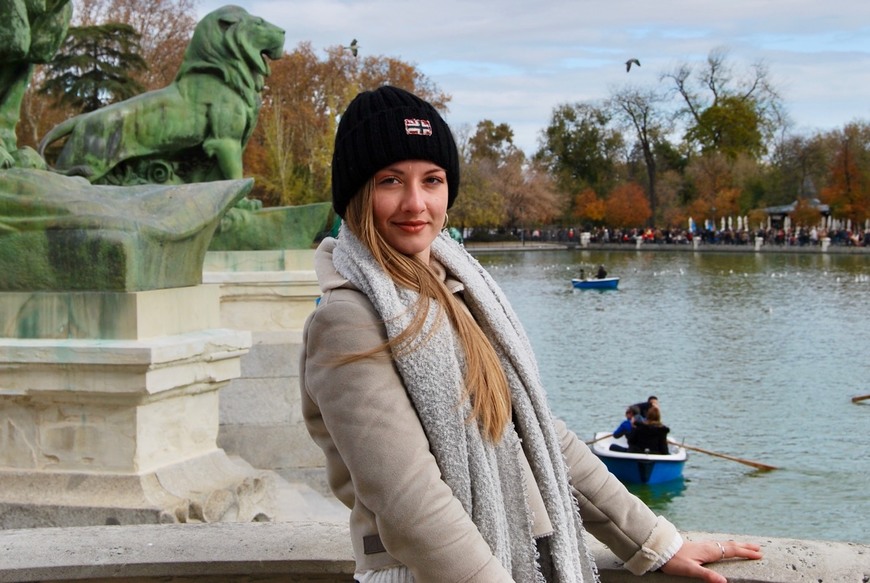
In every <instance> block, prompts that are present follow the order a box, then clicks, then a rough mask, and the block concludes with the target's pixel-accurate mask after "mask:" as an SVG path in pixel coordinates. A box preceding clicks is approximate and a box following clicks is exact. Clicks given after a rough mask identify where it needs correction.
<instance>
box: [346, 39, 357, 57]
mask: <svg viewBox="0 0 870 583" xmlns="http://www.w3.org/2000/svg"><path fill="white" fill-rule="evenodd" d="M342 48H345V49H347V50H349V51H350V54H352V55H353V56H354V57H355V56H356V55H357V53H358V52H359V51H358V49H359V44H358V43H357V42H356V39H353V40H352V41H351V42H350V46H347V47H342Z"/></svg>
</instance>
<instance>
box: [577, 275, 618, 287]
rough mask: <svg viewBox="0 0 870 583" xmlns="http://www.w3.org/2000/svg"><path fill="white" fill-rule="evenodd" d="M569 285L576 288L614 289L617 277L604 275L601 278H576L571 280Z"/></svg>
mask: <svg viewBox="0 0 870 583" xmlns="http://www.w3.org/2000/svg"><path fill="white" fill-rule="evenodd" d="M571 285H573V286H574V287H575V288H577V289H616V286H618V285H619V278H618V277H604V278H602V279H577V278H576V277H575V278H574V279H572V280H571Z"/></svg>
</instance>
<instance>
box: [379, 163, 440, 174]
mask: <svg viewBox="0 0 870 583" xmlns="http://www.w3.org/2000/svg"><path fill="white" fill-rule="evenodd" d="M431 164H432V166H431V167H430V168H427V169H426V171H425V174H434V173H436V172H444V173H445V174H446V173H447V171H446V170H444V168H442V167H441V166H439V165H438V164H435V163H434V162H432V163H431ZM381 172H390V173H393V174H407V172H405V171H404V170H403V169H402V166H401V164H395V165H391V166H387V167H386V168H382V169H381V170H379V171H378V172H377V173H378V174H380V173H381Z"/></svg>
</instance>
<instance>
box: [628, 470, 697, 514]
mask: <svg viewBox="0 0 870 583" xmlns="http://www.w3.org/2000/svg"><path fill="white" fill-rule="evenodd" d="M628 489H629V491H630V492H631V493H632V494H634V495H635V496H637V497H638V498H640V499H641V500H643V501H644V503H645V504H646V505H647V506H649V507H650V508H652V509H653V510H655V511H656V512H657V513H662V514H667V512H668V507H669V506H670V503H671V501H672V500H673V499H674V498H675V497H677V496H679V495H680V494H682V492H683V490H685V489H686V479H685V478H678V479H676V480H670V481H668V482H661V483H659V484H629V485H628Z"/></svg>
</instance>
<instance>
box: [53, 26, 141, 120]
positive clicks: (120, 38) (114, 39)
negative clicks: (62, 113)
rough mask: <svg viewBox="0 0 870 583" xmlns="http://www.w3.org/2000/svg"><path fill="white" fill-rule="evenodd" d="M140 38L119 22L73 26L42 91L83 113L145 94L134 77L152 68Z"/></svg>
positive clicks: (132, 30)
mask: <svg viewBox="0 0 870 583" xmlns="http://www.w3.org/2000/svg"><path fill="white" fill-rule="evenodd" d="M140 38H141V37H140V35H139V33H138V32H136V31H135V30H134V29H133V28H132V27H131V26H129V25H127V24H121V23H117V22H110V23H106V24H101V25H94V26H83V27H72V28H70V30H69V36H68V37H67V40H66V42H65V43H64V44H63V46H62V47H61V48H60V50H59V51H58V54H57V56H55V58H54V60H53V61H52V62H51V63H50V64H49V65H48V67H47V69H46V76H45V80H44V81H43V83H42V87H41V88H40V92H42V93H44V94H46V95H49V96H52V97H53V98H54V99H55V100H56V101H57V102H58V103H59V104H62V105H66V106H69V107H71V108H72V109H74V110H76V111H79V112H87V111H94V110H96V109H99V108H101V107H103V106H105V105H108V104H110V103H114V102H116V101H123V100H124V99H127V98H129V97H132V96H134V95H136V94H138V93H141V92H142V91H143V87H142V85H140V84H139V83H138V82H137V81H136V80H135V79H134V76H133V75H134V74H135V73H136V72H138V71H143V70H145V69H147V67H148V65H147V63H146V62H145V61H144V59H142V57H141V55H140V54H139V53H140V50H139V39H140Z"/></svg>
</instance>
